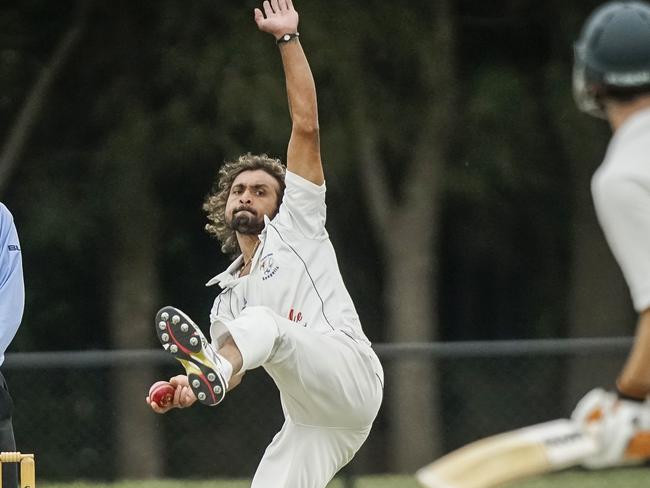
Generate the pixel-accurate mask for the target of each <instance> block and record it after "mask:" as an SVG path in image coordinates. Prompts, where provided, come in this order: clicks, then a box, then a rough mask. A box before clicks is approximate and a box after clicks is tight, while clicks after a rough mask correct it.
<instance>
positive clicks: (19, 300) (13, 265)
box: [0, 203, 25, 365]
mask: <svg viewBox="0 0 650 488" xmlns="http://www.w3.org/2000/svg"><path fill="white" fill-rule="evenodd" d="M0 246H2V248H1V249H0V365H1V364H2V363H4V360H5V351H6V350H7V347H9V344H10V343H11V341H12V340H13V338H14V336H15V335H16V332H17V331H18V327H19V326H20V321H21V320H22V318H23V309H24V307H25V285H24V283H23V260H22V256H21V252H20V243H19V242H18V233H17V232H16V226H15V225H14V218H13V216H12V215H11V212H9V210H8V209H7V207H5V206H4V205H3V204H2V203H0Z"/></svg>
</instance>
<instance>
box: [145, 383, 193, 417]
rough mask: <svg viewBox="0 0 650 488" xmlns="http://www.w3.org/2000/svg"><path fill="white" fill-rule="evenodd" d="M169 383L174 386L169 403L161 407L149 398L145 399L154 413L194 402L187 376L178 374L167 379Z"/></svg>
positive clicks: (184, 406) (164, 411)
mask: <svg viewBox="0 0 650 488" xmlns="http://www.w3.org/2000/svg"><path fill="white" fill-rule="evenodd" d="M169 382H170V383H171V385H172V386H173V387H174V388H175V391H174V398H173V399H172V401H171V403H169V405H167V406H166V407H161V406H160V405H158V404H157V403H156V402H154V401H153V400H152V399H151V398H149V397H147V398H146V399H145V401H146V402H147V403H148V404H149V406H151V409H152V410H153V411H154V412H156V413H167V412H169V411H170V410H171V409H173V408H186V407H189V406H191V405H192V404H194V402H196V395H194V392H193V391H192V388H190V384H189V381H188V379H187V376H185V375H178V376H174V377H172V378H170V379H169Z"/></svg>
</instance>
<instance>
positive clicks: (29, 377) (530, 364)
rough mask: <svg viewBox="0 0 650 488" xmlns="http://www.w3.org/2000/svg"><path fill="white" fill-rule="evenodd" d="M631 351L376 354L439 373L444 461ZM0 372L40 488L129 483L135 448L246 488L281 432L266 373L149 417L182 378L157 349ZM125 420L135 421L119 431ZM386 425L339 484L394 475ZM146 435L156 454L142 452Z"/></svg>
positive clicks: (51, 356)
mask: <svg viewBox="0 0 650 488" xmlns="http://www.w3.org/2000/svg"><path fill="white" fill-rule="evenodd" d="M631 341H632V339H631V338H603V339H566V340H527V341H489V342H461V343H429V344H419V343H418V344H376V345H375V349H376V350H377V352H378V354H379V355H380V357H381V358H382V362H383V363H384V367H385V369H386V370H387V371H389V370H390V368H391V366H392V365H394V364H396V363H397V362H400V361H405V360H409V361H425V362H432V363H433V364H435V367H436V371H438V372H439V381H440V383H439V385H438V396H439V398H438V400H439V402H440V406H441V410H440V412H441V416H442V418H443V419H444V421H443V422H442V425H444V429H443V432H442V433H441V435H442V437H443V438H444V448H445V451H448V450H451V449H454V448H456V447H459V446H460V445H462V444H465V443H467V442H469V441H472V440H474V439H477V438H480V437H483V436H485V435H490V434H493V433H497V432H501V431H505V430H510V429H513V428H517V427H520V426H523V425H527V424H531V423H536V422H541V421H545V420H550V419H552V418H557V417H563V416H566V415H567V414H568V413H569V412H570V406H571V405H572V403H573V402H574V401H575V400H576V399H577V398H579V397H580V396H581V395H582V394H583V393H584V392H586V391H587V390H588V389H590V388H591V387H593V386H596V385H599V384H601V385H602V383H603V381H605V382H606V381H607V379H606V378H603V371H604V370H606V367H605V365H606V364H607V363H609V364H611V365H614V368H620V366H622V363H623V360H624V358H625V355H626V354H627V351H628V350H629V347H630V345H631ZM610 369H612V368H610ZM3 372H4V374H5V376H6V378H7V381H8V383H9V388H10V390H11V393H12V396H13V398H14V402H15V413H14V429H15V432H16V439H17V444H18V446H19V449H20V450H22V451H23V452H34V453H36V456H37V459H38V466H39V477H41V478H44V479H48V480H74V479H88V480H116V479H121V478H123V477H129V476H132V474H130V472H129V471H128V470H125V469H124V466H122V463H123V462H124V461H123V458H121V457H120V453H121V451H123V450H124V448H125V446H127V447H128V446H130V445H131V443H134V444H133V445H134V446H136V447H138V446H140V445H143V446H149V447H141V448H140V447H138V449H139V451H137V452H139V453H140V457H139V459H136V460H135V461H134V462H135V463H136V464H137V463H140V464H142V463H147V462H150V461H151V460H153V461H155V462H154V464H153V466H154V467H153V468H150V469H153V472H154V473H155V475H156V476H159V477H173V478H215V477H240V478H247V477H250V475H251V474H252V473H253V472H254V469H255V466H256V465H257V463H258V461H259V459H260V457H261V455H262V453H263V451H264V448H265V447H266V445H267V444H268V443H269V442H270V440H271V438H272V437H273V435H274V434H275V432H277V430H278V429H279V428H280V426H281V424H282V411H281V407H280V402H279V396H278V393H277V390H276V389H275V386H274V385H273V383H272V381H271V380H270V379H269V378H268V376H266V374H265V373H264V372H263V371H262V370H259V371H253V372H250V373H248V374H247V377H246V378H245V380H244V382H243V384H242V386H241V387H239V388H237V389H236V390H234V391H233V392H232V394H231V395H229V398H228V400H227V401H226V402H224V403H223V404H221V405H220V406H219V407H218V408H217V409H210V408H204V407H201V406H198V407H193V408H192V409H189V410H177V411H172V412H170V413H168V414H167V415H164V416H158V415H155V414H153V413H151V412H150V411H149V407H148V406H147V405H146V404H145V402H144V397H145V396H146V393H147V390H148V387H149V385H150V384H151V383H153V381H155V380H157V379H162V378H168V377H170V376H172V375H173V374H179V373H180V372H181V370H180V369H179V366H178V364H177V363H176V362H175V361H174V360H173V359H171V358H170V357H169V356H168V355H167V354H166V353H164V352H163V351H158V350H155V351H150V350H128V351H74V352H72V351H69V352H34V353H9V354H7V358H6V362H5V365H4V366H3ZM132 378H136V381H135V390H133V391H135V392H136V393H132V394H129V393H128V390H124V389H123V388H121V385H122V384H123V383H124V382H125V380H129V379H132ZM417 381H426V378H420V379H418V380H417ZM386 387H387V388H388V387H390V385H389V384H388V383H387V385H386ZM125 391H127V393H126V394H125ZM124 396H126V398H124ZM130 415H134V416H135V418H136V419H141V420H136V421H135V422H132V423H131V424H128V423H127V424H124V422H123V421H124V420H125V417H128V416H130ZM142 419H144V420H142ZM145 424H149V425H145ZM389 424H390V418H389V415H388V414H387V412H385V411H384V409H382V411H381V412H380V415H379V418H378V419H377V421H376V424H375V427H374V429H373V432H372V433H371V436H370V438H369V439H368V441H367V443H366V444H365V445H364V447H363V448H362V449H361V451H360V452H359V454H358V456H357V457H356V458H355V460H354V461H353V462H352V463H351V465H350V466H349V467H347V468H346V471H345V473H347V474H346V475H347V476H353V475H354V476H356V475H361V474H366V473H381V472H388V471H390V468H389V466H390V463H389V459H390V458H391V449H398V448H399V446H390V443H389V440H388V434H387V432H388V430H389ZM124 425H127V427H126V429H127V431H126V433H124V432H123V431H124V428H125V427H124ZM119 426H122V427H119ZM120 429H122V433H121V434H120ZM152 433H153V434H152ZM125 435H126V440H125V437H124V436H125ZM152 435H154V437H155V438H154V439H153V442H152V443H149V444H147V443H144V444H140V443H141V442H142V441H143V440H145V439H143V438H144V437H148V436H149V437H150V436H152ZM141 451H145V452H141ZM136 476H137V475H136Z"/></svg>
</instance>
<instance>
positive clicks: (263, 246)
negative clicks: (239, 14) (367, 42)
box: [147, 0, 383, 488]
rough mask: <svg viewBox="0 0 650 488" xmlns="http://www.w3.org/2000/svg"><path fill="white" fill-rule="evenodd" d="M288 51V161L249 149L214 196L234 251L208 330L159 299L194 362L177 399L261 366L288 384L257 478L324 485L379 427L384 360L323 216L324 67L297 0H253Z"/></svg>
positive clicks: (215, 228) (216, 394)
mask: <svg viewBox="0 0 650 488" xmlns="http://www.w3.org/2000/svg"><path fill="white" fill-rule="evenodd" d="M254 18H255V22H256V23H257V26H258V28H259V30H261V31H262V32H266V33H268V34H271V35H272V36H273V38H274V41H275V42H276V43H277V47H278V50H279V53H280V57H281V59H282V65H283V68H284V75H285V79H286V90H287V96H288V101H289V113H290V116H291V122H292V126H291V136H290V139H289V144H288V148H287V157H286V168H285V166H284V165H283V164H282V163H281V162H280V161H279V160H277V159H273V158H269V157H267V156H266V155H252V154H245V155H243V156H240V157H239V158H238V159H237V160H235V161H234V162H230V163H226V164H225V165H223V166H222V167H221V169H220V171H219V176H218V181H217V182H216V185H215V187H214V190H213V192H212V193H211V194H210V195H208V197H207V199H206V201H205V203H204V209H205V210H206V212H207V214H208V221H209V223H208V225H207V226H206V229H207V230H208V232H209V233H211V234H213V235H214V236H215V237H217V238H218V239H219V241H220V242H221V249H222V251H223V252H225V253H227V254H229V255H231V256H233V257H234V258H235V259H234V261H233V262H232V264H231V265H230V266H229V267H228V269H226V270H225V271H224V272H223V273H221V274H218V275H217V276H215V277H214V278H213V279H212V280H210V281H209V282H208V285H214V284H218V285H219V286H220V287H221V288H222V290H223V291H222V292H221V293H220V294H219V295H218V296H217V298H216V299H215V301H214V305H213V307H212V310H211V312H210V338H211V341H210V342H208V340H207V338H206V337H204V336H203V334H202V333H201V330H200V329H199V328H198V327H197V326H196V325H195V324H194V323H193V322H192V320H191V319H190V318H189V317H188V316H186V315H185V314H184V313H183V312H181V311H180V310H178V309H176V308H174V307H164V308H162V309H161V310H160V311H159V312H158V314H157V316H156V323H155V327H156V331H157V334H158V337H159V339H160V341H161V343H162V345H163V347H164V348H165V349H166V350H167V351H168V352H169V353H170V354H172V355H173V356H174V357H175V358H176V359H178V360H179V361H180V363H181V364H182V365H183V367H184V368H185V374H184V375H179V376H175V377H173V378H171V380H170V383H171V384H172V386H173V387H174V388H175V391H174V395H173V399H172V402H171V404H169V405H167V406H163V407H161V406H160V405H158V404H157V403H156V402H154V401H152V399H151V398H149V397H147V402H148V403H149V404H150V406H151V408H152V409H153V410H154V411H155V412H157V413H165V412H167V411H169V410H170V409H172V408H185V407H189V406H191V405H193V404H195V403H196V402H197V401H198V402H199V403H202V404H205V405H209V406H213V405H217V404H218V403H220V402H221V401H222V400H223V399H224V398H225V396H227V394H228V391H229V390H231V389H233V388H234V387H235V386H237V385H238V384H239V383H240V382H241V381H242V378H243V376H244V374H245V372H246V371H249V370H251V369H254V368H258V367H263V368H264V369H265V370H266V371H267V372H268V374H269V375H270V376H271V377H272V378H273V380H274V382H275V384H276V385H277V387H278V389H279V391H280V398H281V401H282V407H283V411H284V415H285V420H284V425H283V426H282V429H281V430H280V432H278V433H277V435H276V436H275V437H274V439H273V441H272V442H271V444H270V445H269V446H268V447H267V449H266V451H265V453H264V455H263V457H262V460H261V462H260V464H259V466H258V468H257V470H256V472H255V475H254V478H253V482H252V487H253V488H282V487H285V488H296V487H300V488H324V487H325V486H326V485H327V483H328V482H329V481H330V480H331V479H332V478H333V477H334V475H335V474H336V472H337V471H338V470H340V469H341V468H342V467H343V466H344V465H345V464H347V463H348V462H349V461H350V460H351V459H352V457H353V456H354V455H355V453H356V452H357V450H358V449H359V448H360V447H361V445H362V444H363V442H364V441H365V440H366V438H367V437H368V434H369V433H370V429H371V426H372V424H373V421H374V420H375V417H376V416H377V413H378V410H379V407H380V404H381V400H382V394H383V370H382V367H381V364H380V362H379V360H378V358H377V356H376V354H375V352H374V351H373V349H372V347H371V344H370V341H369V340H368V339H367V337H366V335H365V334H364V332H363V329H362V327H361V323H360V321H359V317H358V315H357V312H356V310H355V307H354V304H353V302H352V299H351V298H350V295H349V293H348V291H347V290H346V287H345V285H344V283H343V279H342V277H341V273H340V271H339V268H338V264H337V259H336V255H335V252H334V248H333V246H332V243H331V241H330V239H329V236H328V233H327V231H326V229H325V217H326V207H325V190H326V187H325V177H324V172H323V166H322V163H321V154H320V140H319V137H320V136H319V125H318V111H317V103H316V89H315V83H314V79H313V76H312V73H311V70H310V67H309V64H308V62H307V58H306V57H305V53H304V51H303V49H302V46H301V43H300V39H299V33H298V13H297V12H296V10H295V9H294V7H293V4H292V1H291V0H271V2H269V1H265V2H264V3H263V5H262V9H255V11H254Z"/></svg>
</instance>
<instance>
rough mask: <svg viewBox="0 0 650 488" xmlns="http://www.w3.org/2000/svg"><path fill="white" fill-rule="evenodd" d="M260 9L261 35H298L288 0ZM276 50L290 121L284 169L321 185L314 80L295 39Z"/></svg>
mask: <svg viewBox="0 0 650 488" xmlns="http://www.w3.org/2000/svg"><path fill="white" fill-rule="evenodd" d="M263 8H264V14H262V11H261V10H259V9H255V21H256V22H257V26H258V27H259V29H260V30H261V31H264V32H268V33H270V34H272V35H273V36H274V37H275V38H276V40H277V39H280V38H281V37H282V36H284V35H285V34H294V33H297V32H298V12H296V10H295V9H294V8H293V4H292V2H291V0H272V1H271V2H270V3H269V2H268V1H265V2H264V3H263ZM279 48H280V54H281V56H282V64H283V66H284V74H285V78H286V84H287V96H288V98H289V112H290V114H291V121H292V128H291V138H290V139H289V147H288V149H287V169H288V170H289V171H291V172H292V173H295V174H297V175H299V176H302V177H303V178H305V179H307V180H309V181H311V182H312V183H315V184H317V185H322V184H323V183H324V181H325V177H324V175H323V166H322V163H321V157H320V136H319V130H318V106H317V102H316V85H315V83H314V77H313V76H312V73H311V69H310V68H309V63H308V62H307V57H306V56H305V53H304V51H303V50H302V46H301V45H300V41H299V40H298V38H297V37H292V38H291V40H289V41H287V42H280V44H279Z"/></svg>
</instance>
